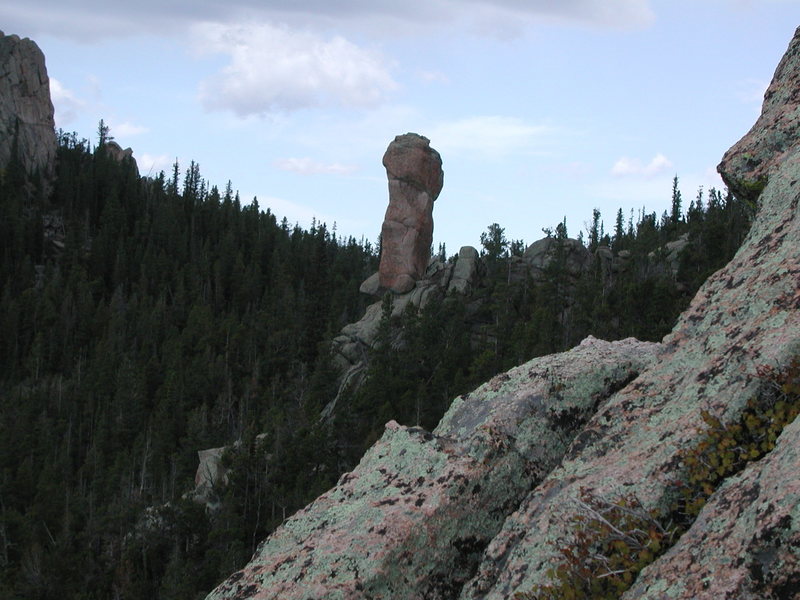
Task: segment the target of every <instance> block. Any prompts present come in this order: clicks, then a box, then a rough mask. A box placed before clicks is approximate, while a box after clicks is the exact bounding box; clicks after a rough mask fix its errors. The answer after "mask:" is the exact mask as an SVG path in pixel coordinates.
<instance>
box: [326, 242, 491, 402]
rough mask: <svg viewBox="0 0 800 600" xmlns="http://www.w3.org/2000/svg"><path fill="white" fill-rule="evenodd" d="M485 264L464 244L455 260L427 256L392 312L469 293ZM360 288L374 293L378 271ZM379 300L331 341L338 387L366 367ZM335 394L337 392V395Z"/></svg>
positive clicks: (377, 321) (357, 377)
mask: <svg viewBox="0 0 800 600" xmlns="http://www.w3.org/2000/svg"><path fill="white" fill-rule="evenodd" d="M484 272H485V266H484V264H483V262H482V261H481V259H480V257H479V256H478V252H477V250H475V248H472V247H471V246H464V247H463V248H462V249H461V251H460V252H459V255H458V257H456V262H455V264H452V265H451V264H448V263H443V262H441V261H440V260H439V259H438V258H437V257H434V258H432V259H430V261H429V263H428V266H427V268H426V270H425V272H424V274H423V277H422V278H421V279H420V280H418V281H417V282H416V283H415V284H414V287H412V288H411V289H410V290H409V291H407V292H406V293H404V294H396V295H394V296H393V298H392V316H393V317H399V316H400V315H402V314H403V311H405V310H406V308H407V307H408V305H409V304H411V305H413V306H416V307H417V308H424V307H425V306H426V305H427V303H428V302H429V301H430V300H431V299H433V298H436V297H442V296H444V295H445V294H446V293H450V292H454V293H458V294H462V295H465V296H469V295H470V294H471V293H472V291H473V290H474V289H475V287H476V286H477V285H478V284H479V282H480V280H481V277H482V276H483V274H484ZM360 289H361V292H364V293H368V294H371V295H377V294H378V293H379V292H380V290H381V289H382V288H381V287H380V283H379V273H374V274H373V275H371V276H370V277H369V278H367V280H366V281H364V283H362V284H361V288H360ZM381 305H382V301H378V302H374V303H373V304H371V305H370V306H368V307H367V309H366V311H365V313H364V316H363V317H361V319H360V320H358V321H356V322H355V323H350V324H348V325H345V326H344V327H343V328H342V330H341V332H339V335H337V336H336V337H335V338H334V339H333V341H332V344H331V353H332V356H333V361H334V364H335V365H336V368H337V370H338V371H339V373H341V380H340V382H339V388H340V390H343V389H346V388H347V387H349V386H351V385H354V384H355V385H357V384H358V382H359V381H360V378H361V376H362V375H363V373H364V371H365V368H366V358H367V353H368V351H369V350H370V349H371V348H373V347H374V344H375V340H376V337H377V334H378V325H379V324H380V320H381ZM337 398H338V395H337ZM335 403H336V400H334V401H333V402H332V403H331V404H329V405H328V407H326V409H325V412H324V414H325V415H326V416H327V415H329V414H331V411H332V410H333V408H334V406H335Z"/></svg>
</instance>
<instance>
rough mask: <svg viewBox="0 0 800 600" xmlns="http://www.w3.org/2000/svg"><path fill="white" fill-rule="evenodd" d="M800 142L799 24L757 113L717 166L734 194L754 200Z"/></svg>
mask: <svg viewBox="0 0 800 600" xmlns="http://www.w3.org/2000/svg"><path fill="white" fill-rule="evenodd" d="M798 141H800V27H798V28H797V30H796V31H795V34H794V38H792V41H791V43H790V44H789V48H788V49H787V50H786V54H784V55H783V58H782V59H781V62H780V63H779V64H778V68H777V69H776V70H775V75H774V76H773V78H772V82H771V83H770V85H769V87H768V88H767V91H766V93H765V94H764V104H763V107H762V109H761V116H759V118H758V120H757V121H756V122H755V124H754V125H753V127H752V128H751V129H750V131H749V132H748V133H747V134H746V135H745V136H744V137H743V138H742V139H741V140H739V141H738V142H737V143H736V144H735V145H734V146H733V147H732V148H731V149H730V150H728V151H727V152H726V153H725V156H723V157H722V162H721V163H720V164H719V166H718V167H717V170H718V171H719V174H720V175H721V176H722V179H723V180H724V181H725V185H727V186H728V188H730V190H731V191H733V193H734V194H736V196H738V197H739V198H743V199H748V200H750V201H752V202H755V201H756V199H757V198H758V195H759V193H760V192H761V190H762V189H763V187H764V183H765V182H766V180H767V179H768V178H769V175H770V173H771V172H772V170H773V169H775V168H777V167H778V166H780V164H781V163H782V162H783V160H784V159H785V157H786V156H787V155H788V153H790V152H791V151H792V150H793V149H794V148H795V147H796V146H797V143H798Z"/></svg>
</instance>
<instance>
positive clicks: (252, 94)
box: [194, 23, 397, 116]
mask: <svg viewBox="0 0 800 600" xmlns="http://www.w3.org/2000/svg"><path fill="white" fill-rule="evenodd" d="M194 35H195V39H196V44H197V47H198V48H202V50H203V51H206V52H212V53H222V54H227V55H229V56H230V64H229V65H228V66H226V67H225V68H224V69H223V70H222V71H221V72H220V73H218V74H217V75H216V76H215V77H212V78H211V79H209V80H206V81H205V82H203V83H202V84H201V88H200V97H201V99H202V102H203V104H204V105H205V106H206V108H209V109H227V110H232V111H233V112H235V113H236V114H237V115H239V116H248V115H254V114H255V115H258V114H267V113H270V112H273V111H292V110H297V109H302V108H310V107H317V106H329V105H336V106H345V107H368V106H375V105H377V104H380V103H381V101H382V100H383V99H384V97H385V95H386V93H387V92H389V91H391V90H393V89H396V88H397V84H396V83H395V82H394V80H393V79H392V77H391V75H389V72H388V70H387V68H386V66H385V65H384V64H383V61H382V60H381V58H380V57H378V56H377V55H376V54H374V53H372V52H369V51H367V50H364V49H362V48H360V47H358V46H356V45H355V44H353V43H351V42H349V41H348V40H346V39H344V38H343V37H341V36H335V37H333V38H332V39H329V40H327V39H323V38H322V37H320V36H318V35H315V34H312V33H308V32H305V31H295V30H291V29H289V28H288V27H286V26H275V25H271V24H268V23H261V24H249V25H220V24H214V23H204V24H201V25H197V26H195V28H194Z"/></svg>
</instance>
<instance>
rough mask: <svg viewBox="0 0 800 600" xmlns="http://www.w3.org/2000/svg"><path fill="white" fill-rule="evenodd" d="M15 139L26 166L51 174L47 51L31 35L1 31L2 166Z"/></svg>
mask: <svg viewBox="0 0 800 600" xmlns="http://www.w3.org/2000/svg"><path fill="white" fill-rule="evenodd" d="M15 139H16V143H17V156H18V158H19V160H20V161H21V163H22V166H23V167H24V169H25V170H26V171H27V172H28V173H32V172H34V171H39V172H40V173H41V174H42V175H44V176H45V178H50V177H51V176H52V175H53V173H54V170H55V156H56V134H55V121H54V120H53V103H52V102H51V100H50V80H49V79H48V77H47V68H46V67H45V64H44V55H43V54H42V51H41V50H40V49H39V47H38V46H37V45H36V43H35V42H33V41H31V40H29V39H28V38H24V39H20V38H19V37H18V36H16V35H4V34H3V32H2V31H0V168H4V167H5V166H6V165H7V164H8V161H9V159H10V158H11V153H12V151H13V146H14V141H15Z"/></svg>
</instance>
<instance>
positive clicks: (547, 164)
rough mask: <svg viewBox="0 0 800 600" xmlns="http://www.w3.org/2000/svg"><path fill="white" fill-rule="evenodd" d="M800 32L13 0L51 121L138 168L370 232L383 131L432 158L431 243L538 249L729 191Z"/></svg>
mask: <svg viewBox="0 0 800 600" xmlns="http://www.w3.org/2000/svg"><path fill="white" fill-rule="evenodd" d="M798 25H800V0H404V1H402V2H401V1H398V0H174V1H171V0H138V1H137V2H130V1H127V0H126V1H125V2H118V1H110V0H80V1H79V0H25V1H22V0H11V2H4V3H3V4H2V6H0V29H2V30H3V31H4V32H5V33H6V34H11V33H14V34H17V35H20V36H21V37H29V38H31V39H33V40H34V41H35V42H36V43H37V44H38V45H39V47H40V48H41V49H42V51H43V52H44V54H45V57H46V63H47V69H48V73H49V75H50V84H51V94H52V97H53V103H54V106H55V111H56V112H55V118H56V126H57V127H59V128H61V129H64V130H65V131H67V132H72V131H74V132H77V134H78V136H79V137H82V138H87V139H89V140H90V141H91V142H92V143H96V142H97V129H98V123H99V121H100V119H103V120H104V121H105V123H106V124H108V125H109V126H110V129H111V130H110V133H111V135H112V136H114V137H115V138H116V140H117V142H119V143H120V145H121V146H122V147H123V148H125V147H131V148H132V149H133V152H134V158H136V160H137V162H138V165H139V170H140V172H141V173H142V174H143V175H151V176H155V175H157V174H158V173H159V171H161V170H164V171H166V172H167V173H169V172H170V171H171V168H172V165H173V164H174V163H175V161H176V160H177V161H178V163H179V164H180V167H181V171H182V172H185V170H186V168H187V167H188V166H189V163H190V161H192V160H193V161H195V162H196V163H198V164H199V167H200V173H201V175H202V176H203V177H204V178H205V179H206V180H207V181H208V182H209V183H210V184H212V185H217V186H218V187H219V188H220V189H223V188H224V187H225V184H226V182H227V181H229V180H230V181H231V183H232V185H233V188H234V189H235V190H238V191H239V193H240V196H241V198H242V201H243V202H245V203H246V202H250V201H251V200H252V199H253V198H254V197H257V198H258V202H259V206H260V207H261V208H262V209H266V208H267V207H269V208H270V210H271V211H272V212H273V213H274V214H276V215H277V216H278V218H279V219H280V218H283V217H286V218H287V219H288V220H289V221H290V222H291V223H293V224H294V223H297V224H299V225H300V226H301V227H304V228H308V227H309V226H310V225H311V222H312V219H316V220H317V221H322V222H325V223H326V224H327V225H328V227H329V228H332V227H333V226H334V224H335V225H336V231H337V234H338V235H343V236H351V235H352V236H354V237H355V238H356V239H362V238H363V239H366V240H370V241H372V242H374V241H375V240H377V237H378V234H379V233H380V228H381V223H382V222H383V216H384V213H385V211H386V206H387V204H388V192H387V184H386V172H385V169H384V168H383V166H382V164H381V159H382V156H383V153H384V152H385V150H386V147H387V145H388V144H389V143H390V142H391V141H392V140H393V139H394V137H395V136H396V135H398V134H403V133H406V132H415V133H419V134H421V135H424V136H426V137H427V138H429V139H430V140H431V146H432V147H433V148H435V149H436V150H438V151H439V153H440V154H441V156H442V161H443V168H444V188H443V190H442V193H441V194H440V196H439V198H438V200H437V201H436V203H435V206H434V215H433V216H434V223H435V225H434V247H435V248H436V249H438V247H439V244H440V243H444V244H446V251H447V253H448V255H452V254H454V253H456V252H457V251H458V249H459V248H460V247H461V246H465V245H472V246H476V247H479V246H480V234H481V233H482V232H484V231H486V229H487V227H488V225H490V224H492V223H498V224H499V225H500V226H501V227H503V228H504V229H505V233H506V237H507V238H508V239H509V240H524V241H525V242H526V243H527V244H530V243H532V242H534V241H535V240H537V239H539V238H541V237H543V233H542V229H543V228H555V225H556V224H557V223H559V222H561V221H562V220H564V219H566V223H567V230H568V233H569V235H570V236H571V237H577V235H578V232H579V231H581V230H583V231H584V232H585V231H586V229H588V224H589V222H590V221H591V218H592V210H593V209H595V208H597V209H599V210H600V212H601V215H602V218H603V220H604V222H605V225H606V229H607V230H610V229H611V228H612V227H613V223H614V221H615V217H616V213H617V210H618V209H619V208H622V209H623V212H624V214H625V219H626V221H627V219H628V217H629V216H630V215H631V213H632V212H633V213H634V215H635V216H634V220H635V219H636V218H637V217H638V214H639V211H641V210H642V209H645V210H646V211H647V212H653V211H655V212H656V213H658V214H659V215H660V214H661V213H662V212H663V211H664V210H668V209H669V207H670V203H671V189H672V179H673V177H674V176H676V175H677V176H678V178H679V182H680V189H681V192H682V196H683V199H684V208H685V207H686V206H687V205H688V203H689V201H690V200H692V199H693V198H695V196H696V195H697V192H698V190H699V188H700V187H701V186H702V187H703V188H704V189H706V190H707V189H708V188H709V187H717V188H721V187H722V183H721V181H720V179H719V177H718V176H717V175H716V172H715V167H716V165H717V164H718V162H719V160H720V158H721V157H722V154H723V153H724V152H725V150H727V149H728V148H729V147H730V146H731V145H732V144H733V143H735V142H736V141H737V140H738V139H739V138H740V137H742V136H743V135H744V134H745V133H746V132H747V130H748V129H749V128H750V127H751V126H752V124H753V123H754V121H755V119H756V118H757V116H758V114H759V112H760V107H761V101H762V98H763V93H764V91H765V89H766V87H767V85H768V84H769V82H770V80H771V78H772V74H773V73H774V71H775V68H776V66H777V64H778V62H779V60H780V58H781V56H782V55H783V53H784V52H785V50H786V48H787V46H788V44H789V41H790V39H791V38H792V35H793V34H794V30H795V28H796V27H797V26H798Z"/></svg>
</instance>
